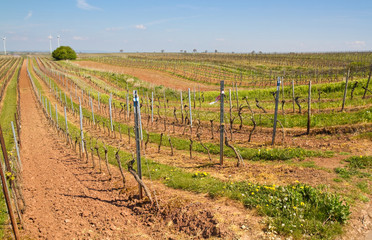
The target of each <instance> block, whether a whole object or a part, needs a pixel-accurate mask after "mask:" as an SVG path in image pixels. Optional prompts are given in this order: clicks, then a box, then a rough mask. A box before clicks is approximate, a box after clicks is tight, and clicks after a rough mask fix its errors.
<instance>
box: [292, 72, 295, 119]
mask: <svg viewBox="0 0 372 240" xmlns="http://www.w3.org/2000/svg"><path fill="white" fill-rule="evenodd" d="M292 105H293V113H294V112H295V94H294V80H293V79H292Z"/></svg>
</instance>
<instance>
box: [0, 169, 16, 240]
mask: <svg viewBox="0 0 372 240" xmlns="http://www.w3.org/2000/svg"><path fill="white" fill-rule="evenodd" d="M0 165H1V169H0V175H1V183H2V186H3V193H4V197H5V202H6V206H7V208H8V213H9V217H10V222H11V224H12V229H13V233H14V237H15V239H16V240H18V239H20V238H19V232H18V226H17V220H16V218H15V215H14V212H13V208H12V203H11V202H10V195H9V190H8V184H7V182H6V179H5V174H4V168H3V163H0Z"/></svg>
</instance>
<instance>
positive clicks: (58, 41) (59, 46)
mask: <svg viewBox="0 0 372 240" xmlns="http://www.w3.org/2000/svg"><path fill="white" fill-rule="evenodd" d="M60 37H61V36H59V35H58V36H57V40H58V47H60V46H59V38H60Z"/></svg>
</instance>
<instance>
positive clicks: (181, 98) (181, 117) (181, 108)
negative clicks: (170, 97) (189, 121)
mask: <svg viewBox="0 0 372 240" xmlns="http://www.w3.org/2000/svg"><path fill="white" fill-rule="evenodd" d="M180 96H181V123H183V99H182V90H181V91H180Z"/></svg>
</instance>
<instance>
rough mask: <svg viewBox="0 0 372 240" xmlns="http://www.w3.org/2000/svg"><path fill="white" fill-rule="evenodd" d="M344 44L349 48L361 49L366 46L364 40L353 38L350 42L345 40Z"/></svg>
mask: <svg viewBox="0 0 372 240" xmlns="http://www.w3.org/2000/svg"><path fill="white" fill-rule="evenodd" d="M346 45H348V46H349V47H350V48H351V49H354V50H362V49H364V48H365V47H366V42H365V41H360V40H355V41H352V42H346Z"/></svg>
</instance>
